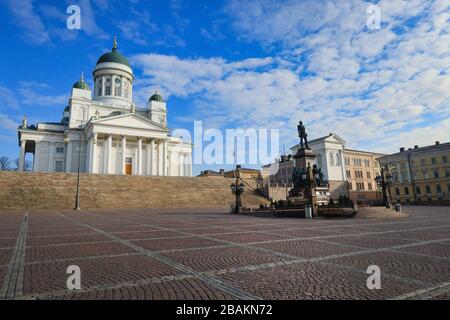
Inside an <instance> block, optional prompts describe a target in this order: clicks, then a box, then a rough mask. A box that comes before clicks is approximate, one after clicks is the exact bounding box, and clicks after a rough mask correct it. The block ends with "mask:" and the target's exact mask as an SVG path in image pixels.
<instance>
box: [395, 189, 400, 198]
mask: <svg viewBox="0 0 450 320" xmlns="http://www.w3.org/2000/svg"><path fill="white" fill-rule="evenodd" d="M395 194H396V195H397V196H399V195H400V189H399V188H395Z"/></svg>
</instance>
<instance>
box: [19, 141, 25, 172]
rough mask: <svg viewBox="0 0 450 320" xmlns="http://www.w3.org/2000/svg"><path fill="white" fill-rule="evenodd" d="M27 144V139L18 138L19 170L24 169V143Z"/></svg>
mask: <svg viewBox="0 0 450 320" xmlns="http://www.w3.org/2000/svg"><path fill="white" fill-rule="evenodd" d="M26 144H27V140H25V139H22V140H20V154H19V168H18V170H19V171H24V167H25V145H26Z"/></svg>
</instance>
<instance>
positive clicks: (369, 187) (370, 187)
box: [367, 182, 372, 191]
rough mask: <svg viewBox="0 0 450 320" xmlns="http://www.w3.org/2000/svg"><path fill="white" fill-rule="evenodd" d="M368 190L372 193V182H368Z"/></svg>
mask: <svg viewBox="0 0 450 320" xmlns="http://www.w3.org/2000/svg"><path fill="white" fill-rule="evenodd" d="M367 188H368V189H369V190H370V191H372V182H368V183H367Z"/></svg>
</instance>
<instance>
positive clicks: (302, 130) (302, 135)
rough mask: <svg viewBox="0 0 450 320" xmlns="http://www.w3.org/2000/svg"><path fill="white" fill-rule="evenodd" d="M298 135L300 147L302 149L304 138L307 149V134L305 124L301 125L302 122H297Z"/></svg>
mask: <svg viewBox="0 0 450 320" xmlns="http://www.w3.org/2000/svg"><path fill="white" fill-rule="evenodd" d="M297 131H298V136H299V138H300V148H301V149H303V140H305V148H306V149H309V147H308V135H307V134H306V129H305V126H304V125H303V122H301V121H300V122H299V123H298V126H297Z"/></svg>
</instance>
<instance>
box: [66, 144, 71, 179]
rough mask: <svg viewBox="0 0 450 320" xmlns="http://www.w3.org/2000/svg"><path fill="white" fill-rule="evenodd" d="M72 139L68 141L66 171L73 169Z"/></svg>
mask: <svg viewBox="0 0 450 320" xmlns="http://www.w3.org/2000/svg"><path fill="white" fill-rule="evenodd" d="M72 145H73V143H72V141H71V140H68V141H67V147H66V172H71V171H72V153H73V152H72Z"/></svg>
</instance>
